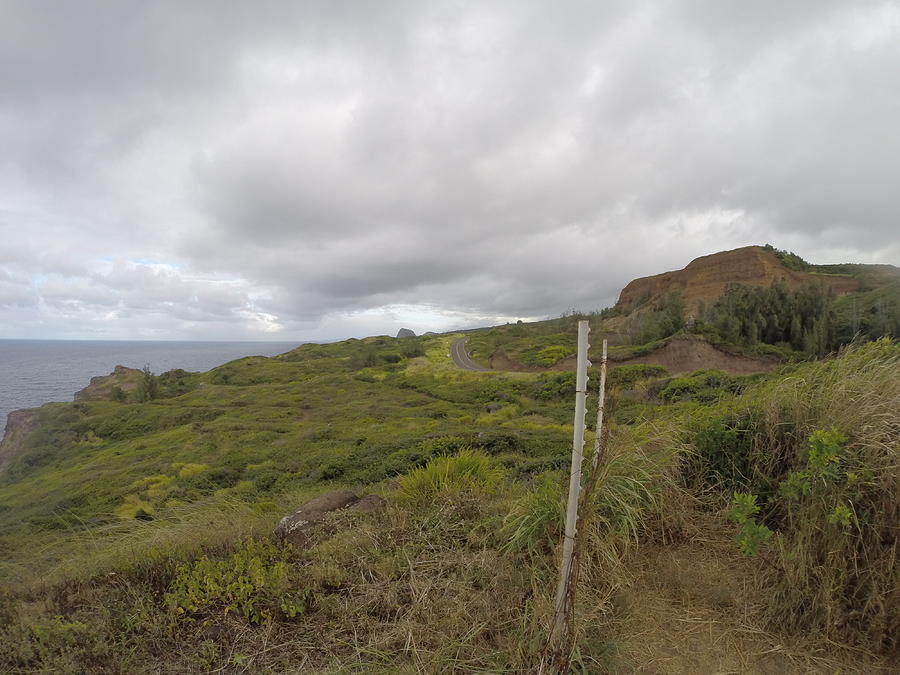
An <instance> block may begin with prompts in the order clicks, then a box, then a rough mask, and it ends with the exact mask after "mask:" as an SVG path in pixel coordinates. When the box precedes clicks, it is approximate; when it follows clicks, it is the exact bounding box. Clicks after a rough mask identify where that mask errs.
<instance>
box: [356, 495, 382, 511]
mask: <svg viewBox="0 0 900 675" xmlns="http://www.w3.org/2000/svg"><path fill="white" fill-rule="evenodd" d="M386 506H387V500H386V499H385V498H384V497H379V496H378V495H366V496H365V497H363V498H362V499H360V500H359V501H358V502H356V503H355V504H353V505H352V506H351V507H350V511H358V512H359V513H378V512H379V511H383V510H384V508H385V507H386Z"/></svg>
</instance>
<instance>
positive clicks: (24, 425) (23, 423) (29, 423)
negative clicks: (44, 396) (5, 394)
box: [0, 408, 38, 474]
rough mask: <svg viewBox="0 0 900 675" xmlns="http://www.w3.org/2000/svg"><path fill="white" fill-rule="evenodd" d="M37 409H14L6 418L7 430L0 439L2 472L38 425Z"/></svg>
mask: <svg viewBox="0 0 900 675" xmlns="http://www.w3.org/2000/svg"><path fill="white" fill-rule="evenodd" d="M37 420H38V412H37V409H36V408H34V409H26V410H13V411H12V412H11V413H9V416H8V417H7V418H6V430H5V433H4V434H3V439H2V440H0V474H3V473H4V472H5V471H6V469H8V468H9V466H10V464H12V462H13V459H15V456H16V455H17V454H18V453H19V450H20V449H21V447H22V444H23V443H24V442H25V439H26V438H28V435H29V434H30V433H31V432H32V431H34V430H35V428H36V427H37Z"/></svg>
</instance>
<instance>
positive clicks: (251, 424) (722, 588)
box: [0, 315, 900, 673]
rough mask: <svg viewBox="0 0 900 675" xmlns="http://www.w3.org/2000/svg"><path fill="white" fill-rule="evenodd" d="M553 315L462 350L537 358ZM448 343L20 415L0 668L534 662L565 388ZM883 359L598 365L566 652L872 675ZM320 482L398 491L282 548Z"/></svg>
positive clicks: (891, 437) (287, 357)
mask: <svg viewBox="0 0 900 675" xmlns="http://www.w3.org/2000/svg"><path fill="white" fill-rule="evenodd" d="M576 318H577V317H576ZM602 320H603V319H602V317H600V316H599V315H598V316H597V317H595V318H594V322H595V327H596V328H597V329H598V330H596V331H595V333H594V336H593V337H594V339H593V341H594V344H595V348H596V346H597V345H599V342H600V333H601V331H600V328H601V327H602V324H601V323H600V322H601V321H602ZM573 325H574V319H573V318H572V317H563V318H562V319H558V320H554V321H551V322H545V323H542V324H539V325H518V326H516V325H513V326H506V327H496V328H493V329H489V330H484V331H476V332H474V333H471V334H469V335H468V337H469V339H470V341H471V344H472V345H473V347H474V348H475V355H476V357H481V358H485V356H488V357H489V355H490V354H493V353H494V352H495V351H496V349H498V348H500V347H502V348H503V349H505V350H507V351H508V353H509V354H510V355H512V356H514V357H516V358H518V359H520V360H521V361H522V362H523V363H527V362H528V360H529V359H530V358H533V359H534V360H535V361H536V362H538V363H539V362H540V358H541V357H540V356H539V354H541V352H542V351H544V350H547V349H548V348H553V347H562V348H564V349H569V348H570V347H571V345H570V342H571V340H572V339H573V338H572V332H571V331H569V328H570V327H572V326H573ZM456 337H457V336H454V335H440V336H431V337H427V338H402V339H392V338H386V337H376V338H368V339H366V340H348V341H345V342H341V343H336V344H331V345H305V346H302V347H300V348H298V349H296V350H294V351H291V352H288V353H287V354H284V355H281V356H278V357H274V358H262V357H249V358H246V359H241V360H238V361H234V362H231V363H228V364H225V365H223V366H220V367H218V368H215V369H213V370H211V371H209V372H208V373H184V372H180V371H178V372H174V373H167V374H164V375H162V376H158V377H154V378H153V379H152V381H148V382H146V383H144V386H143V387H137V388H136V389H135V390H134V391H132V392H129V393H126V394H125V395H124V396H122V395H115V396H112V397H111V398H112V400H99V401H81V402H77V403H68V404H49V405H46V406H43V407H42V408H40V409H39V410H38V411H37V413H36V414H37V422H36V430H35V431H33V432H32V433H30V434H26V435H25V436H24V440H23V441H21V447H19V448H17V449H16V450H17V451H16V454H15V456H14V458H13V461H12V464H11V466H10V467H9V469H8V470H7V471H6V472H5V473H4V474H3V475H2V478H0V556H2V563H0V569H2V574H0V578H2V579H3V587H2V592H0V617H2V621H0V670H3V671H9V672H34V671H41V670H43V671H48V672H49V671H52V672H147V671H152V672H202V671H206V670H210V671H213V670H219V671H220V672H283V671H285V670H290V669H294V670H297V669H299V670H302V671H303V672H360V673H371V672H439V671H457V672H531V671H533V669H534V668H535V664H536V663H537V660H538V659H539V658H540V652H541V648H542V645H543V639H544V636H545V634H546V627H547V622H548V619H549V616H550V611H551V609H552V608H551V604H552V593H553V588H554V583H555V571H554V568H555V564H556V555H555V550H556V546H557V545H558V543H559V540H560V535H561V523H562V501H563V490H564V486H565V471H566V468H567V458H568V456H569V453H570V447H571V424H572V405H571V404H572V399H573V395H574V380H573V375H572V373H569V372H558V371H542V372H484V373H481V372H469V371H462V370H458V369H456V368H455V367H454V366H453V364H452V362H451V361H450V359H449V356H448V353H449V348H450V344H451V342H452V340H453V339H455V338H456ZM629 348H630V349H634V346H632V347H629ZM558 351H560V350H558ZM545 353H546V352H545ZM560 353H561V351H560ZM529 354H531V355H532V356H529ZM898 358H900V347H898V346H897V345H896V344H895V343H892V342H890V341H889V340H881V341H878V342H873V343H871V344H868V345H865V346H862V347H857V348H853V349H851V350H849V351H847V352H845V353H843V354H842V355H841V356H839V357H837V358H835V359H828V360H822V361H818V362H808V363H796V364H789V365H786V366H784V367H783V368H781V369H780V370H776V371H774V372H772V373H771V374H768V375H766V374H758V375H749V376H738V375H728V374H727V373H725V372H721V371H711V370H704V371H698V372H693V373H686V374H682V375H680V376H678V377H673V376H672V375H671V374H670V373H669V372H667V371H666V369H665V368H662V367H660V366H654V365H653V364H646V363H644V364H641V363H634V364H625V365H621V366H620V367H618V368H617V369H615V370H613V371H612V372H611V374H610V385H611V394H610V414H609V418H610V420H611V425H610V436H609V445H608V449H607V451H606V454H605V458H604V464H603V467H604V473H603V479H602V481H601V485H600V488H599V489H598V491H597V493H596V497H595V499H594V501H593V502H592V504H590V505H589V508H590V510H591V513H592V519H591V522H592V525H591V527H590V528H589V529H588V530H587V531H586V532H585V533H584V536H585V537H587V541H588V546H587V551H586V555H585V559H584V561H583V565H584V569H583V577H582V578H583V583H582V586H581V587H580V590H579V596H578V604H577V628H578V650H577V653H576V655H575V657H576V658H575V664H576V668H577V669H578V670H579V671H580V672H600V671H603V670H611V671H615V672H634V671H636V670H638V669H640V668H642V667H644V666H647V665H648V664H659V663H661V662H665V663H666V670H667V672H711V671H713V670H729V669H730V670H741V669H746V670H757V671H767V672H810V671H816V670H828V671H831V672H833V671H834V670H842V671H843V672H878V670H879V669H883V670H885V671H888V670H889V669H890V668H891V667H892V664H893V662H892V661H891V659H892V658H896V656H897V653H898V643H897V635H898V634H900V613H898V603H897V601H896V600H897V596H896V593H897V588H898V583H897V582H898V578H897V565H896V560H897V552H898V551H897V536H896V535H897V531H896V523H897V522H900V513H898V500H897V494H898V489H897V488H898V485H900V474H898V469H897V467H898V464H897V462H896V453H897V450H898V448H897V439H898V438H900V433H898V432H900V428H898V424H900V415H898V414H897V412H898V410H900V390H898V386H900V385H898V383H900V377H898V375H900V360H898ZM548 359H549V357H548ZM596 381H597V380H596V378H592V382H593V383H596ZM588 417H589V418H591V415H589V416H588ZM592 433H593V430H592V429H589V431H588V436H589V445H590V437H591V436H592ZM336 487H346V488H351V489H353V490H356V491H357V492H360V493H374V494H380V495H382V496H384V497H385V498H386V499H387V502H388V506H387V508H386V509H385V510H383V511H380V512H377V513H370V514H366V513H355V512H350V511H345V512H337V513H335V514H333V515H332V516H330V517H329V518H328V519H326V522H325V523H324V524H323V526H321V527H320V528H318V529H317V530H316V532H315V534H314V537H313V542H312V544H313V545H312V546H311V547H309V548H307V549H305V550H297V549H293V548H291V547H290V546H286V547H285V546H281V545H278V544H274V543H272V541H271V537H270V533H271V531H272V528H273V527H274V525H275V524H276V523H277V521H278V520H279V519H280V517H281V516H283V515H285V514H286V513H289V512H290V511H292V510H293V509H294V508H296V507H297V506H299V505H300V504H301V503H303V502H304V501H306V500H307V499H309V498H311V497H313V496H315V495H317V494H321V493H323V492H325V491H328V490H332V489H334V488H336ZM735 492H737V493H739V495H746V496H740V497H739V499H738V500H737V501H735ZM754 504H755V506H754ZM729 516H730V517H729ZM767 533H768V534H767ZM698 628H702V630H698ZM841 645H843V646H841ZM859 650H862V651H859ZM661 660H664V661H661ZM654 667H655V668H656V667H658V665H657V666H654Z"/></svg>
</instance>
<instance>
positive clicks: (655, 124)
mask: <svg viewBox="0 0 900 675" xmlns="http://www.w3.org/2000/svg"><path fill="white" fill-rule="evenodd" d="M898 232H900V4H898V3H897V2H865V1H861V0H853V1H849V2H828V1H825V0H793V1H792V2H784V1H783V0H756V1H753V2H749V1H747V0H735V1H731V0H698V1H693V2H691V1H687V0H683V1H671V2H665V1H660V2H646V3H645V2H633V1H631V2H625V1H623V2H615V1H609V0H606V1H604V2H597V1H596V0H591V1H586V2H573V1H568V2H541V3H538V2H525V1H523V0H511V1H510V2H487V1H479V2H425V1H422V0H409V1H407V2H403V1H398V2H387V1H385V0H379V1H378V2H373V1H371V0H360V1H358V2H341V1H340V0H323V1H322V2H317V1H312V0H292V1H285V2H275V1H266V0H254V1H253V2H246V1H244V0H241V1H226V0H210V1H208V2H201V1H194V2H185V1H184V0H173V1H171V2H154V1H153V0H131V1H126V0H109V1H108V2H98V1H93V0H81V1H80V2H59V1H56V0H54V1H49V0H47V1H44V0H21V1H18V0H0V337H16V338H38V337H44V338H47V337H59V338H109V339H119V338H121V339H141V338H142V339H223V340H239V339H272V340H298V341H299V340H326V339H336V338H343V337H349V336H362V335H368V334H375V333H391V334H394V333H396V331H397V329H399V328H400V327H401V326H406V327H409V328H412V329H413V330H415V331H416V332H422V331H426V330H446V329H449V328H454V327H459V326H472V325H485V324H491V323H497V322H505V321H507V320H515V319H516V318H524V319H528V318H534V317H544V316H556V315H559V314H560V313H561V312H562V311H564V310H565V309H567V308H570V307H576V308H580V309H583V310H590V309H597V308H601V307H604V306H607V305H610V304H612V303H613V302H614V301H615V299H616V296H617V295H618V292H619V290H620V289H621V287H622V286H623V285H624V284H625V283H627V282H628V281H629V280H630V279H632V278H635V277H638V276H643V275H647V274H654V273H658V272H662V271H666V270H669V269H677V268H681V267H683V266H684V265H685V264H687V263H688V262H689V261H690V260H691V259H693V258H695V257H697V256H700V255H705V254H708V253H712V252H715V251H719V250H724V249H729V248H735V247H737V246H743V245H747V244H763V243H766V242H770V243H772V244H774V245H775V246H777V247H779V248H786V249H790V250H794V251H796V252H797V253H799V254H801V255H802V256H803V257H805V258H806V259H808V260H811V261H813V262H841V261H857V262H886V263H892V264H898V263H900V236H898Z"/></svg>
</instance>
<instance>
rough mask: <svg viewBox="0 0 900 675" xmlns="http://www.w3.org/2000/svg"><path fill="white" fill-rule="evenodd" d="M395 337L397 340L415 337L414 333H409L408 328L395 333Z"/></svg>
mask: <svg viewBox="0 0 900 675" xmlns="http://www.w3.org/2000/svg"><path fill="white" fill-rule="evenodd" d="M397 337H398V338H404V337H416V334H415V332H413V331H411V330H410V329H409V328H401V329H400V330H398V331H397Z"/></svg>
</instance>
